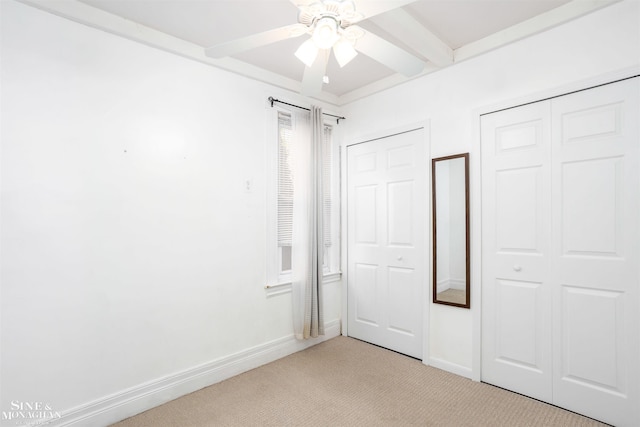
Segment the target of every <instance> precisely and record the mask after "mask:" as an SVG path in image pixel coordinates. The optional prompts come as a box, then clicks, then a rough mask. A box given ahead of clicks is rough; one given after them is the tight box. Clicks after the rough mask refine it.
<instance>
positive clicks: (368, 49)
mask: <svg viewBox="0 0 640 427" xmlns="http://www.w3.org/2000/svg"><path fill="white" fill-rule="evenodd" d="M354 48H355V49H356V50H357V51H359V52H362V53H363V54H365V55H367V56H368V57H370V58H372V59H374V60H376V61H378V62H379V63H381V64H383V65H385V66H387V67H389V68H390V69H392V70H394V71H397V72H398V73H400V74H404V75H405V76H407V77H411V76H414V75H416V74H418V73H420V72H421V71H422V70H423V69H424V66H425V63H424V62H423V61H422V60H421V59H418V58H416V57H415V56H413V55H412V54H410V53H409V52H407V51H405V50H403V49H400V48H399V47H398V46H396V45H394V44H392V43H389V42H388V41H386V40H385V39H383V38H382V37H379V36H376V35H375V34H373V33H372V32H370V31H367V32H366V33H365V35H364V36H362V37H361V38H359V39H358V41H356V44H355V46H354Z"/></svg>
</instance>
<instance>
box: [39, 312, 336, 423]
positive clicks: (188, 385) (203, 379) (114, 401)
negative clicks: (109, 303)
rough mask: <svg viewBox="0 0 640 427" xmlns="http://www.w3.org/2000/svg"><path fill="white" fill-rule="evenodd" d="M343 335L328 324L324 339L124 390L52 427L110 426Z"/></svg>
mask: <svg viewBox="0 0 640 427" xmlns="http://www.w3.org/2000/svg"><path fill="white" fill-rule="evenodd" d="M338 335H340V320H339V319H338V320H334V321H331V322H328V323H326V324H325V335H324V336H323V337H319V338H315V339H309V340H306V341H298V340H296V339H295V338H294V336H293V335H290V336H287V337H283V338H279V339H277V340H274V341H270V342H268V343H265V344H261V345H258V346H256V347H253V348H250V349H247V350H244V351H241V352H239V353H235V354H232V355H230V356H226V357H223V358H221V359H218V360H214V361H212V362H209V363H206V364H203V365H200V366H196V367H193V368H191V369H187V370H185V371H182V372H180V373H178V374H175V375H170V376H167V377H164V378H159V379H157V380H155V381H151V382H149V383H146V384H141V385H139V386H137V387H133V388H130V389H128V390H123V391H121V392H119V393H116V394H113V395H111V396H107V397H105V398H103V399H99V400H96V401H93V402H89V403H87V404H84V405H81V406H78V407H76V408H73V409H70V410H67V411H61V417H60V418H58V419H55V420H51V422H49V423H48V424H47V425H48V426H72V425H73V426H81V425H82V426H85V425H91V426H106V425H109V424H112V423H115V422H118V421H121V420H123V419H125V418H128V417H131V416H133V415H136V414H139V413H141V412H144V411H146V410H149V409H151V408H154V407H156V406H158V405H161V404H163V403H166V402H169V401H171V400H174V399H177V398H178V397H181V396H184V395H186V394H189V393H192V392H194V391H196V390H200V389H202V388H204V387H207V386H210V385H212V384H215V383H218V382H220V381H223V380H225V379H227V378H230V377H233V376H235V375H238V374H241V373H243V372H246V371H249V370H251V369H254V368H257V367H259V366H262V365H264V364H267V363H270V362H273V361H275V360H278V359H280V358H282V357H285V356H288V355H290V354H293V353H296V352H298V351H301V350H304V349H305V348H308V347H311V346H313V345H316V344H319V343H321V342H323V341H326V340H328V339H331V338H334V337H337V336H338Z"/></svg>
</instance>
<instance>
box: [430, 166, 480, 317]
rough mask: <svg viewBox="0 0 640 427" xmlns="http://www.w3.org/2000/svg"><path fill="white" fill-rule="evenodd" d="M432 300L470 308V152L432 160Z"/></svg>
mask: <svg viewBox="0 0 640 427" xmlns="http://www.w3.org/2000/svg"><path fill="white" fill-rule="evenodd" d="M431 173H432V180H431V183H432V186H433V188H432V196H433V302H434V303H438V304H446V305H453V306H456V307H464V308H469V307H470V306H471V304H470V298H469V296H470V295H469V294H470V292H469V288H470V272H469V265H470V263H469V153H464V154H456V155H453V156H446V157H439V158H436V159H432V161H431Z"/></svg>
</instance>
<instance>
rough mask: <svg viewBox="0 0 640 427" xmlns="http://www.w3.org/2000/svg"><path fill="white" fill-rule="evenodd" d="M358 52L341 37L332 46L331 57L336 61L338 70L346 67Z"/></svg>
mask: <svg viewBox="0 0 640 427" xmlns="http://www.w3.org/2000/svg"><path fill="white" fill-rule="evenodd" d="M357 54H358V51H357V50H355V49H354V48H353V45H352V44H351V42H349V41H348V40H347V39H345V38H344V37H342V38H341V39H340V40H338V41H337V42H336V44H334V45H333V55H334V56H335V57H336V61H338V65H340V68H342V67H344V66H345V65H347V64H348V63H349V62H350V61H351V60H352V59H353V58H355V57H356V55H357Z"/></svg>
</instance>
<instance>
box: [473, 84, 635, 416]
mask: <svg viewBox="0 0 640 427" xmlns="http://www.w3.org/2000/svg"><path fill="white" fill-rule="evenodd" d="M639 80H640V79H638V78H634V79H629V80H626V81H622V82H618V83H613V84H609V85H605V86H602V87H598V88H594V89H590V90H587V91H582V92H578V93H574V94H571V95H566V96H563V97H559V98H555V99H553V100H548V101H542V102H539V103H535V104H531V105H527V106H523V107H518V108H513V109H510V110H506V111H503V112H498V113H493V114H489V115H486V116H484V117H483V118H482V144H483V146H482V153H483V158H482V161H483V164H482V168H483V172H482V174H483V179H482V186H483V187H482V194H483V204H482V206H483V207H482V209H483V212H482V214H483V215H482V217H483V223H482V226H483V231H482V235H483V289H482V313H483V319H482V320H483V324H482V337H483V338H482V340H483V341H482V346H483V350H482V358H483V360H482V379H483V381H486V382H489V383H493V384H496V385H499V386H502V387H505V388H508V389H511V390H514V391H517V392H520V393H523V394H526V395H529V396H532V397H535V398H538V399H541V400H545V401H547V402H550V403H553V404H556V405H559V406H562V407H564V408H567V409H570V410H572V411H576V412H579V413H581V414H584V415H587V416H589V417H593V418H596V419H599V420H602V421H605V422H607V423H611V424H614V425H618V426H627V425H628V426H632V425H640V411H639V409H638V408H639V407H640V390H639V388H640V369H639V366H638V365H639V364H638V360H640V317H639V316H638V312H639V311H640V291H639V287H640V280H639V278H640V269H639V264H640V254H639V250H640V249H639V247H638V246H639V245H638V242H639V241H640V224H639V223H640V207H639V200H640V175H639V173H638V169H639V167H640V151H639V145H640V144H639V139H640V133H639V132H638V117H639V115H640V113H639V108H638V102H639V94H640V85H639Z"/></svg>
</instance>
